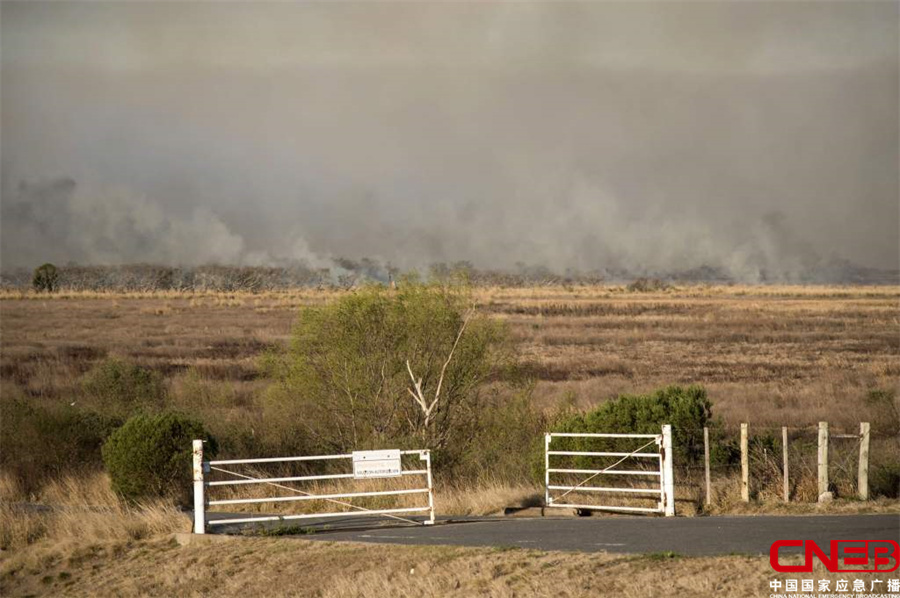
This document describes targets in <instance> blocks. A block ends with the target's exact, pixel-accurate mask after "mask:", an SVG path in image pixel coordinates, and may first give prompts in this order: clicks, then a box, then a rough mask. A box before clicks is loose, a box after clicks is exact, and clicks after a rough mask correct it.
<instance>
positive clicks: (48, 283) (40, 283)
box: [31, 264, 59, 293]
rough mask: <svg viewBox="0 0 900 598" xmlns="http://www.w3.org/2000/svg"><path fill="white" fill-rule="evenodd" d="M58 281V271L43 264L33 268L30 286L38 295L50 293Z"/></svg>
mask: <svg viewBox="0 0 900 598" xmlns="http://www.w3.org/2000/svg"><path fill="white" fill-rule="evenodd" d="M58 280H59V271H58V270H57V269H56V266H54V265H53V264H44V265H42V266H38V267H37V268H35V270H34V275H33V276H32V277H31V286H32V287H34V290H35V291H38V292H39V293H40V292H42V291H47V292H48V293H52V292H53V291H54V290H55V289H56V283H57V281H58Z"/></svg>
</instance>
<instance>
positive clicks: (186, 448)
mask: <svg viewBox="0 0 900 598" xmlns="http://www.w3.org/2000/svg"><path fill="white" fill-rule="evenodd" d="M194 439H202V440H206V441H207V443H208V444H207V445H206V447H204V453H206V454H209V455H210V456H212V455H214V454H215V453H216V448H217V445H216V442H215V440H214V439H213V438H212V437H210V436H209V434H207V433H206V430H205V429H204V428H203V424H201V423H200V422H199V421H197V420H194V419H190V418H188V417H186V416H184V415H181V414H179V413H175V412H171V411H169V412H165V413H160V414H158V415H145V414H140V415H136V416H134V417H132V418H131V419H129V420H128V421H127V422H125V425H124V426H122V427H121V428H119V429H118V430H116V431H115V432H113V433H112V435H111V436H110V437H109V439H108V440H107V441H106V443H105V444H104V445H103V463H104V464H105V465H106V469H107V471H108V472H109V477H110V480H111V482H112V488H113V490H114V491H115V492H116V493H117V494H119V495H121V496H122V497H123V498H125V499H127V500H131V501H137V500H141V499H146V498H154V497H172V498H174V499H176V500H177V501H178V502H180V503H182V504H188V502H189V500H190V489H191V455H192V441H193V440H194Z"/></svg>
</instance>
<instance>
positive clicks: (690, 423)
mask: <svg viewBox="0 0 900 598" xmlns="http://www.w3.org/2000/svg"><path fill="white" fill-rule="evenodd" d="M711 419H712V405H711V403H710V402H709V399H708V398H707V396H706V390H705V389H704V388H703V387H701V386H688V387H682V386H668V387H666V388H662V389H659V390H656V391H654V392H652V393H650V394H646V395H621V396H620V397H618V398H616V399H613V400H611V401H607V402H606V403H603V404H602V405H600V406H599V407H597V408H596V409H594V410H592V411H588V412H587V413H578V414H574V415H571V416H569V417H568V418H564V419H562V420H561V421H560V422H559V423H558V424H557V425H556V426H555V427H554V431H555V432H589V433H604V432H606V433H633V434H659V432H660V429H661V426H662V425H663V424H671V426H672V443H673V445H674V447H673V448H674V452H675V458H676V459H677V460H678V461H680V462H681V464H685V463H686V462H687V463H693V462H696V461H697V460H699V459H700V458H701V457H702V455H703V427H704V426H707V425H709V423H710V421H711ZM591 442H593V443H594V444H593V445H592V446H596V442H597V441H588V440H581V439H572V442H571V444H572V445H573V446H578V447H579V448H577V449H576V450H587V449H586V448H582V447H586V446H587V444H588V443H591ZM605 444H606V445H607V446H608V447H610V448H609V450H618V451H625V450H633V449H634V448H636V447H634V446H632V445H634V441H633V440H622V441H607V442H606V443H605ZM629 447H630V448H629ZM594 450H597V449H594Z"/></svg>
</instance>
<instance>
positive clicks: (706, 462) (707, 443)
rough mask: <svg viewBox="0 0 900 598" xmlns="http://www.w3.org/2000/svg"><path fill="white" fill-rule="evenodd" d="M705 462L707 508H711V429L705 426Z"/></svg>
mask: <svg viewBox="0 0 900 598" xmlns="http://www.w3.org/2000/svg"><path fill="white" fill-rule="evenodd" d="M703 462H704V465H705V466H706V506H709V505H710V504H711V503H712V496H711V494H712V493H711V491H710V486H711V484H710V483H709V428H707V427H706V426H703Z"/></svg>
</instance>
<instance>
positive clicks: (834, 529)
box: [210, 513, 900, 555]
mask: <svg viewBox="0 0 900 598" xmlns="http://www.w3.org/2000/svg"><path fill="white" fill-rule="evenodd" d="M210 515H211V516H212V517H221V516H222V514H220V513H216V514H210ZM288 524H297V521H291V522H285V524H284V525H288ZM301 525H302V526H303V527H304V528H305V530H304V531H306V532H307V533H305V534H304V535H303V537H304V538H308V539H313V540H328V541H337V540H349V541H355V542H375V543H387V544H446V545H453V546H495V547H497V546H499V547H512V546H514V547H520V548H535V549H540V550H577V551H582V552H597V551H607V552H624V553H648V552H664V551H673V552H677V553H679V554H684V555H717V554H732V553H740V554H768V552H769V548H770V547H771V545H772V543H773V542H775V541H776V540H815V541H816V543H818V544H819V545H820V546H822V547H827V546H828V542H829V541H830V540H895V541H896V540H900V514H898V515H827V516H803V517H786V516H779V517H762V516H756V517H684V518H681V517H678V518H671V519H667V518H657V517H589V518H574V517H568V518H566V517H559V518H557V517H539V518H503V517H481V518H468V519H444V520H441V521H439V522H438V523H437V524H436V525H434V526H413V525H409V524H403V523H400V522H393V523H392V524H388V525H385V524H383V523H382V524H381V525H378V524H377V522H376V521H374V520H371V521H365V520H362V519H361V518H347V519H345V520H340V521H335V520H330V521H322V522H312V523H311V522H310V521H307V520H304V521H303V523H302V524H301ZM223 528H224V529H223ZM228 528H231V529H228ZM216 529H217V530H220V531H222V532H226V533H228V532H234V531H236V529H237V526H216ZM244 529H246V528H244ZM310 531H313V532H314V533H309V532H310ZM826 550H827V548H826ZM790 552H791V549H783V550H782V554H788V553H790ZM795 552H799V550H795Z"/></svg>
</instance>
